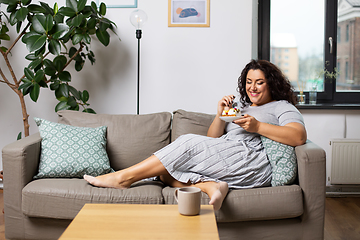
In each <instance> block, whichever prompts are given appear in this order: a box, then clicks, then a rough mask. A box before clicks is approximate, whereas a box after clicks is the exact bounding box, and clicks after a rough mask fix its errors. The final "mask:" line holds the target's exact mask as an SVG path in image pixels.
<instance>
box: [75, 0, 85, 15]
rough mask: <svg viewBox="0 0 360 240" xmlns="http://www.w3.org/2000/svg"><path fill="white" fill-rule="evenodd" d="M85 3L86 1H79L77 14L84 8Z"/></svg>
mask: <svg viewBox="0 0 360 240" xmlns="http://www.w3.org/2000/svg"><path fill="white" fill-rule="evenodd" d="M86 1H87V0H79V2H78V3H77V9H78V11H79V12H81V11H82V10H83V9H84V8H85V5H86Z"/></svg>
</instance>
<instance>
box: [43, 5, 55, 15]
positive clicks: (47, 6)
mask: <svg viewBox="0 0 360 240" xmlns="http://www.w3.org/2000/svg"><path fill="white" fill-rule="evenodd" d="M40 5H41V6H42V7H43V8H44V9H45V11H46V12H45V13H48V14H50V15H54V11H53V10H52V8H51V7H50V6H49V4H47V3H44V2H40Z"/></svg>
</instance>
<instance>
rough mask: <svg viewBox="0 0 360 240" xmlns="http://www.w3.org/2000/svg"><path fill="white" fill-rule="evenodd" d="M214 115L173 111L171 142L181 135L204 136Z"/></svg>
mask: <svg viewBox="0 0 360 240" xmlns="http://www.w3.org/2000/svg"><path fill="white" fill-rule="evenodd" d="M214 118H215V115H211V114H206V113H197V112H188V111H184V110H181V109H180V110H176V111H174V116H173V123H172V130H171V141H172V142H173V141H174V140H175V139H177V138H178V137H179V136H181V135H183V134H188V133H193V134H199V135H204V136H206V134H207V131H208V129H209V127H210V125H211V123H212V121H213V120H214Z"/></svg>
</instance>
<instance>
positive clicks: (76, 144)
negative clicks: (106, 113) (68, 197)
mask: <svg viewBox="0 0 360 240" xmlns="http://www.w3.org/2000/svg"><path fill="white" fill-rule="evenodd" d="M34 120H35V123H36V125H37V126H38V127H39V132H40V136H41V138H42V141H41V154H40V164H39V173H38V174H37V175H36V176H35V177H34V178H35V179H37V178H82V177H83V175H84V174H88V175H91V176H98V175H102V174H105V173H109V172H111V171H112V169H111V167H110V162H109V158H108V156H107V153H106V128H107V127H106V126H102V127H97V128H90V127H74V126H70V125H65V124H60V123H54V122H50V121H47V120H44V119H40V118H34Z"/></svg>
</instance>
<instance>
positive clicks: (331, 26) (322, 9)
mask: <svg viewBox="0 0 360 240" xmlns="http://www.w3.org/2000/svg"><path fill="white" fill-rule="evenodd" d="M258 1H259V9H258V10H259V12H258V19H259V22H258V58H259V59H267V60H270V61H272V62H273V63H274V64H276V65H277V66H279V67H280V68H282V70H283V71H284V74H285V75H287V77H288V78H289V80H290V81H291V83H292V85H293V86H294V87H295V89H296V90H297V91H299V90H304V92H305V95H307V99H308V91H309V90H310V88H311V87H312V85H313V84H314V83H316V85H317V91H318V94H317V103H320V104H332V105H333V104H354V103H357V104H359V103H360V37H359V35H357V34H359V33H358V32H359V30H357V31H356V29H360V1H348V0H317V1H313V0H303V1H295V2H294V1H288V0H258ZM309 6H311V7H309ZM293 9H297V10H296V11H294V10H293ZM304 13H306V14H304ZM324 26H325V27H324ZM342 37H343V38H342ZM281 50H283V51H285V50H288V52H287V53H286V56H287V57H288V58H287V59H286V61H287V62H288V63H289V65H288V66H286V65H285V64H284V63H282V61H281V60H283V61H284V60H285V57H283V58H282V59H281V58H280V54H279V53H280V52H281ZM276 55H279V56H276ZM285 67H286V69H287V71H285ZM323 69H326V70H328V71H329V72H336V71H337V72H338V75H337V77H336V78H328V77H326V76H324V75H322V76H321V77H320V78H317V77H316V78H315V77H314V76H315V75H316V72H317V73H319V72H320V71H321V70H323ZM303 83H305V84H303ZM301 87H302V88H303V89H301Z"/></svg>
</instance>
